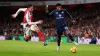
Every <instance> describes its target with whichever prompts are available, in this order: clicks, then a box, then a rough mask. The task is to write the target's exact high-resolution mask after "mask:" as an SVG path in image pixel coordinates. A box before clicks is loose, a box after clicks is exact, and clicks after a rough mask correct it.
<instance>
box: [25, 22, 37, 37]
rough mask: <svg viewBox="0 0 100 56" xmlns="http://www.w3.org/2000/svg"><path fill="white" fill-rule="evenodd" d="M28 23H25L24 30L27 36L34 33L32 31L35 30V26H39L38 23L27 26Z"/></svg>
mask: <svg viewBox="0 0 100 56" xmlns="http://www.w3.org/2000/svg"><path fill="white" fill-rule="evenodd" d="M26 25H27V24H26V23H25V24H23V31H24V34H25V35H26V36H30V35H32V31H35V27H36V26H37V25H36V24H34V25H31V26H30V27H26Z"/></svg>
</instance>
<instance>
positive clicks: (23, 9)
mask: <svg viewBox="0 0 100 56" xmlns="http://www.w3.org/2000/svg"><path fill="white" fill-rule="evenodd" d="M26 9H27V8H19V9H18V10H17V12H16V13H15V15H16V16H17V15H18V14H19V13H20V12H21V11H22V12H25V11H26Z"/></svg>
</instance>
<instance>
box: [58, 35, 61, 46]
mask: <svg viewBox="0 0 100 56" xmlns="http://www.w3.org/2000/svg"><path fill="white" fill-rule="evenodd" d="M60 41H61V34H58V40H57V44H58V46H60Z"/></svg>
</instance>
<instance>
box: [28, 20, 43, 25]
mask: <svg viewBox="0 0 100 56" xmlns="http://www.w3.org/2000/svg"><path fill="white" fill-rule="evenodd" d="M42 23H43V21H42V20H39V21H37V22H28V24H29V25H34V24H42Z"/></svg>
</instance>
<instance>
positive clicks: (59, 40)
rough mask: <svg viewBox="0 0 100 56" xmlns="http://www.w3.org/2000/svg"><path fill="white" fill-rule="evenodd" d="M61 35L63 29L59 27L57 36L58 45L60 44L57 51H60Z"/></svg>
mask: <svg viewBox="0 0 100 56" xmlns="http://www.w3.org/2000/svg"><path fill="white" fill-rule="evenodd" d="M61 36H62V30H60V28H58V29H57V37H58V39H57V45H58V47H57V51H59V49H60V42H61Z"/></svg>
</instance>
